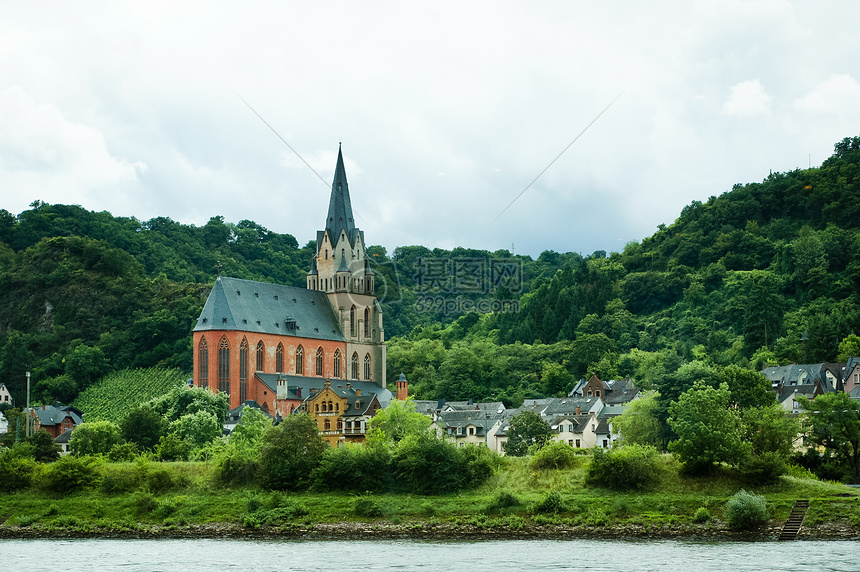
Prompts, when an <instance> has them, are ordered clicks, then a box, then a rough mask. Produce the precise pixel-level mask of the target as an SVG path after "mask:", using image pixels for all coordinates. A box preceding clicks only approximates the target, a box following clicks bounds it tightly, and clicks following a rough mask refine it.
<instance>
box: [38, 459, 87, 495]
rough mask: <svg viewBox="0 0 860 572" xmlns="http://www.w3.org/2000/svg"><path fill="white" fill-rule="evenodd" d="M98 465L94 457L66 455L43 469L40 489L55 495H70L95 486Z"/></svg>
mask: <svg viewBox="0 0 860 572" xmlns="http://www.w3.org/2000/svg"><path fill="white" fill-rule="evenodd" d="M99 465H100V462H99V461H98V460H97V459H96V458H94V457H74V456H72V455H67V456H65V457H63V458H61V459H60V460H59V461H57V462H55V463H51V464H50V465H48V466H47V467H46V468H45V472H44V473H43V475H42V487H43V488H44V489H46V490H49V491H53V492H57V493H70V492H73V491H79V490H82V489H84V488H86V487H90V486H94V485H97V484H98V472H97V469H98V467H99Z"/></svg>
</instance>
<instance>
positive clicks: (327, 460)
mask: <svg viewBox="0 0 860 572" xmlns="http://www.w3.org/2000/svg"><path fill="white" fill-rule="evenodd" d="M390 463H391V455H390V454H389V452H388V447H387V446H385V445H384V444H376V445H367V446H362V445H353V444H346V445H345V446H343V447H338V448H330V449H327V450H326V451H325V454H324V455H323V458H322V461H321V462H320V464H319V466H318V467H317V468H316V469H314V471H313V474H312V475H311V480H312V481H313V489H314V490H319V491H350V492H363V491H366V490H371V491H380V490H390V489H391V488H392V487H393V486H394V482H393V480H392V478H391V470H390Z"/></svg>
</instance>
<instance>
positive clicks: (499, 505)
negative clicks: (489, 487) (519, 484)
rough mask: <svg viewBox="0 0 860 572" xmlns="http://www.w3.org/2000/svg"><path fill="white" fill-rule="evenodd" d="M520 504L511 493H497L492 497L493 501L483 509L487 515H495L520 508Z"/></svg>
mask: <svg viewBox="0 0 860 572" xmlns="http://www.w3.org/2000/svg"><path fill="white" fill-rule="evenodd" d="M521 504H522V501H521V500H520V499H518V498H517V497H516V496H515V495H514V494H513V493H510V492H508V491H499V492H497V493H496V494H495V496H493V499H492V500H491V501H490V503H489V504H488V505H487V506H486V507H485V508H484V512H485V513H487V514H495V513H499V512H502V511H504V510H505V509H509V508H513V507H515V506H520V505H521Z"/></svg>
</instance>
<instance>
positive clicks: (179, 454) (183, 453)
mask: <svg viewBox="0 0 860 572" xmlns="http://www.w3.org/2000/svg"><path fill="white" fill-rule="evenodd" d="M190 453H191V445H190V444H189V443H188V441H186V440H185V439H183V438H181V437H180V436H179V435H176V434H175V433H170V434H168V435H164V436H163V437H162V438H161V439H160V440H159V441H158V446H157V447H156V448H155V456H156V458H157V459H158V460H159V461H187V460H188V455H189V454H190Z"/></svg>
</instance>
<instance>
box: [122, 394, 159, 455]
mask: <svg viewBox="0 0 860 572" xmlns="http://www.w3.org/2000/svg"><path fill="white" fill-rule="evenodd" d="M120 431H121V432H122V438H123V439H125V440H126V441H128V442H130V443H136V444H137V446H138V447H140V449H141V450H144V451H152V450H153V449H155V447H156V445H158V441H159V440H160V439H161V437H162V436H163V435H164V434H166V433H167V421H166V420H165V419H164V416H163V415H161V414H160V413H159V412H158V411H156V410H155V409H153V408H152V407H151V406H150V405H141V406H140V407H136V408H134V409H132V410H131V411H130V412H129V414H128V415H126V417H125V419H123V420H122V423H121V424H120Z"/></svg>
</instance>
